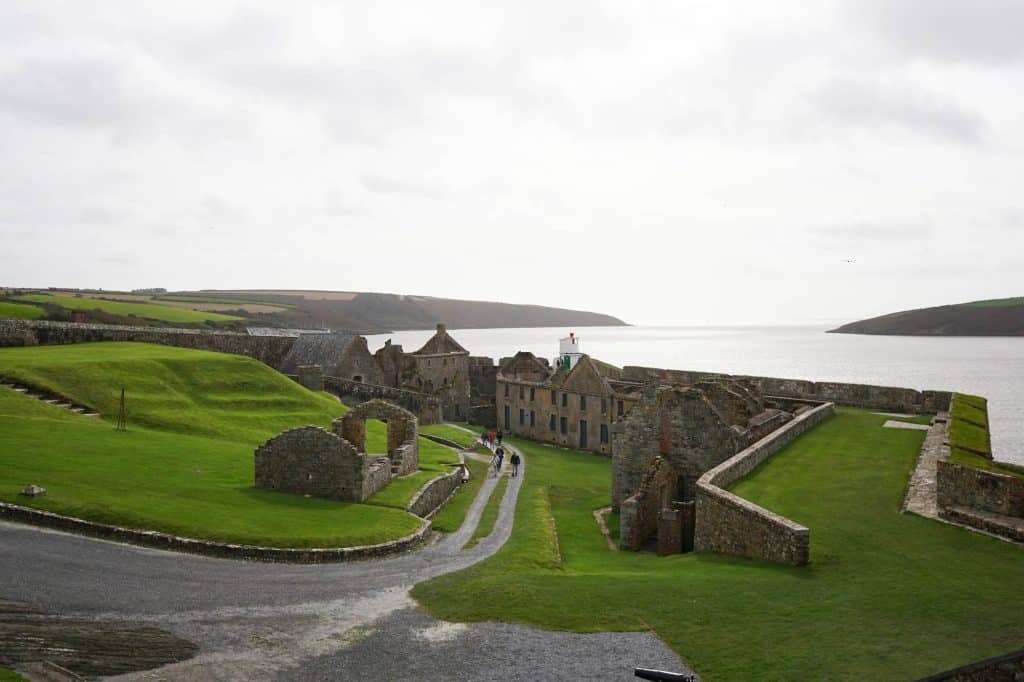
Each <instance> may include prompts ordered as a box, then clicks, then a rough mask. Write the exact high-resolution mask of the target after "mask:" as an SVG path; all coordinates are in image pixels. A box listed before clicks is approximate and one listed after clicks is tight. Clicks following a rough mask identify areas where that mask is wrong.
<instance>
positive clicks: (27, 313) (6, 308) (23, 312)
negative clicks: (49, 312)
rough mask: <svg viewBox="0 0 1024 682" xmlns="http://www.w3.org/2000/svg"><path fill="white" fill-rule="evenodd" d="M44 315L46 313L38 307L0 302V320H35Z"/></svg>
mask: <svg viewBox="0 0 1024 682" xmlns="http://www.w3.org/2000/svg"><path fill="white" fill-rule="evenodd" d="M44 315H46V311H45V310H43V309H42V308H40V307H39V306H35V305H29V304H27V303H11V302H10V301H0V319H14V320H36V319H38V318H40V317H43V316H44Z"/></svg>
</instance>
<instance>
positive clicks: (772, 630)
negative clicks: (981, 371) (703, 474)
mask: <svg viewBox="0 0 1024 682" xmlns="http://www.w3.org/2000/svg"><path fill="white" fill-rule="evenodd" d="M886 419H887V417H885V416H881V415H875V414H872V413H870V412H866V411H860V410H852V409H843V408H840V409H838V410H837V412H836V415H835V416H834V417H832V418H831V419H829V420H828V421H826V422H825V423H823V424H821V425H820V426H818V427H816V428H815V429H813V430H812V431H810V432H809V433H807V434H804V435H803V436H801V437H800V438H798V439H797V440H796V441H794V442H793V443H791V444H790V445H789V446H787V447H786V448H785V449H784V450H783V451H781V452H780V453H779V454H777V455H776V456H775V457H773V458H772V459H770V460H769V461H768V462H767V463H766V464H764V465H763V466H761V467H760V468H758V469H757V470H755V471H754V472H753V473H752V474H751V475H750V476H748V477H747V478H745V479H743V480H741V481H739V482H737V484H736V485H735V486H733V488H732V490H733V492H735V493H736V494H738V495H741V496H743V497H745V498H747V499H750V500H752V501H754V502H756V503H758V504H760V505H762V506H765V507H767V508H768V509H770V510H772V511H775V512H778V513H780V514H783V515H785V516H787V517H789V518H791V519H793V520H795V521H797V522H799V523H802V524H804V525H806V526H808V527H809V528H810V529H811V563H810V564H809V565H808V566H805V567H799V568H795V567H789V566H783V565H777V564H771V563H767V562H761V561H755V560H748V559H740V558H734V557H726V556H719V555H705V554H686V555H676V556H669V557H663V558H661V557H657V556H653V555H650V554H640V553H633V552H617V551H610V550H608V549H607V548H606V546H605V544H604V542H603V539H602V538H601V535H600V533H599V532H598V529H597V527H596V524H595V523H594V520H593V517H592V514H591V512H592V510H594V509H596V508H599V507H602V506H605V505H607V504H608V500H609V498H610V478H611V467H610V462H609V460H607V459H606V458H603V457H599V456H594V455H589V454H584V453H579V452H573V451H568V450H561V449H558V448H554V447H551V446H546V445H541V444H536V443H529V442H522V441H515V443H516V445H517V446H519V447H520V448H521V449H522V450H523V451H524V453H525V456H526V460H527V469H526V476H525V478H524V480H523V487H522V489H521V491H520V497H519V501H518V506H517V511H516V525H515V530H514V532H513V534H512V537H511V539H510V540H509V542H508V543H507V544H506V545H505V546H504V547H503V548H502V550H501V551H499V553H498V554H497V555H495V556H494V557H492V558H490V559H488V560H486V561H484V562H482V563H480V564H477V565H475V566H473V567H471V568H468V569H466V570H464V571H461V572H459V573H455V574H450V575H446V576H442V577H440V578H436V579H434V580H431V581H429V582H425V583H421V584H419V585H417V586H416V588H415V589H414V591H413V595H414V596H415V597H416V598H417V599H418V600H419V601H420V602H421V603H422V604H423V605H424V606H425V607H426V608H428V609H429V610H430V611H431V612H432V613H433V614H434V615H436V616H438V617H441V618H444V619H447V620H462V621H465V620H488V619H494V620H503V621H516V622H524V623H530V624H534V625H538V626H541V627H547V628H553V629H568V630H575V631H580V632H596V631H602V630H643V629H652V630H653V631H654V632H655V633H656V634H657V635H658V636H659V637H661V638H662V639H663V640H664V641H665V642H667V643H668V644H669V645H670V646H671V647H672V648H673V649H674V650H675V651H677V652H678V653H679V654H680V655H681V656H682V657H683V658H684V660H686V661H687V663H688V664H690V665H692V666H693V667H694V669H695V670H696V671H697V672H698V673H700V674H701V675H702V676H703V677H704V679H707V680H716V679H760V680H791V679H912V678H915V677H920V676H924V675H927V674H929V673H934V672H937V671H939V670H943V669H946V668H950V667H954V666H956V665H960V664H963V663H966V662H969V661H973V660H977V659H980V658H984V657H987V656H992V655H996V654H999V653H1004V652H1006V651H1010V650H1013V649H1016V648H1019V647H1020V646H1021V639H1020V637H1021V633H1022V632H1024V612H1022V611H1021V610H1020V609H1016V608H1008V605H1012V604H1017V603H1019V601H1020V595H1019V592H1020V585H1021V583H1022V580H1024V550H1022V548H1021V547H1019V546H1015V545H1011V544H1008V543H1005V542H1001V541H999V540H995V539H993V538H989V537H985V536H982V535H978V534H975V533H971V532H969V531H966V530H962V529H960V528H956V527H953V526H949V525H946V524H943V523H940V522H937V521H932V520H929V519H925V518H921V517H918V516H914V515H911V514H900V513H899V508H900V503H901V500H902V495H903V491H904V488H905V486H906V482H907V478H908V476H909V474H910V472H911V470H912V469H913V467H914V464H915V462H916V458H917V455H918V452H919V448H920V445H921V442H922V440H923V437H924V435H923V433H922V432H920V431H911V430H902V429H885V428H882V424H883V423H884V422H885V420H886ZM643 664H644V661H642V660H636V661H623V666H624V671H626V672H627V673H628V671H629V669H630V668H631V667H632V666H633V665H638V666H642V665H643Z"/></svg>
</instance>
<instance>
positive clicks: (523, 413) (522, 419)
mask: <svg viewBox="0 0 1024 682" xmlns="http://www.w3.org/2000/svg"><path fill="white" fill-rule="evenodd" d="M525 423H526V410H519V425H520V426H522V425H523V424H525Z"/></svg>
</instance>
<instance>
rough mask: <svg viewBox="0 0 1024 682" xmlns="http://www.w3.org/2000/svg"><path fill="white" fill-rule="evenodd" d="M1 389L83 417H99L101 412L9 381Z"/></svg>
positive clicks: (1, 384)
mask: <svg viewBox="0 0 1024 682" xmlns="http://www.w3.org/2000/svg"><path fill="white" fill-rule="evenodd" d="M0 388H9V389H11V390H13V391H17V392H18V393H21V394H22V395H23V396H25V397H26V398H35V399H36V400H38V401H39V402H43V403H46V404H47V405H53V406H54V407H59V408H61V409H63V410H68V411H69V412H74V413H75V414H80V415H82V416H83V417H99V416H100V414H99V412H94V411H93V410H91V409H89V408H88V407H86V406H85V405H78V404H76V403H74V402H72V401H70V400H68V399H67V398H65V397H63V396H54V395H53V394H51V393H43V392H41V391H38V390H33V389H32V387H31V386H25V385H24V384H15V383H11V382H7V381H0Z"/></svg>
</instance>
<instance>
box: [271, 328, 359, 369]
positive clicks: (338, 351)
mask: <svg viewBox="0 0 1024 682" xmlns="http://www.w3.org/2000/svg"><path fill="white" fill-rule="evenodd" d="M355 339H356V336H355V335H354V334H300V335H299V337H298V338H297V339H295V343H293V344H292V347H291V349H290V350H289V351H288V354H287V355H286V356H284V360H283V361H282V362H281V372H283V373H284V374H296V373H298V371H299V365H320V366H321V367H323V369H324V373H325V374H330V372H332V371H333V370H334V368H335V367H337V366H338V365H339V364H340V363H341V360H342V357H344V355H345V351H346V350H348V347H349V346H350V345H351V344H352V342H353V341H355Z"/></svg>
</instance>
